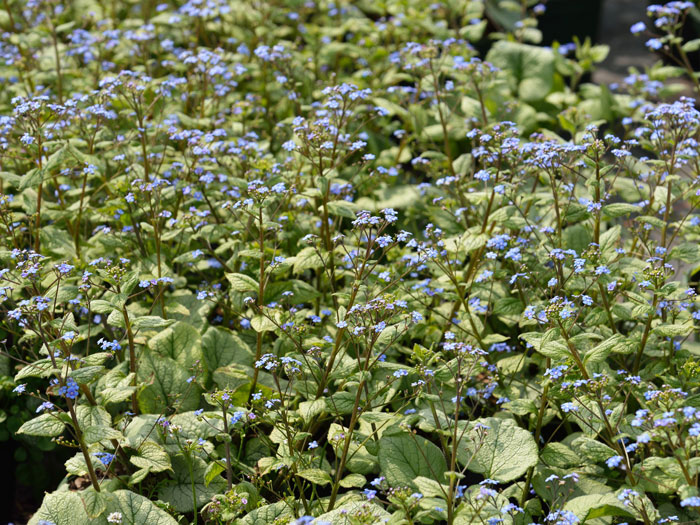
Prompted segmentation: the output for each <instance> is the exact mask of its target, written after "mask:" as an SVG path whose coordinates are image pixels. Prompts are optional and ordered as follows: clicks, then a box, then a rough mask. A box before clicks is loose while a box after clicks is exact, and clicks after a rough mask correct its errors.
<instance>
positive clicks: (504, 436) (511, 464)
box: [458, 417, 538, 482]
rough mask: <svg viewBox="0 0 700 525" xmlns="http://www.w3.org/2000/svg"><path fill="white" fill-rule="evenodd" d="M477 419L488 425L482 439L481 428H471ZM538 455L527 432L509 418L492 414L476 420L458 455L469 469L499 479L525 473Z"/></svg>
mask: <svg viewBox="0 0 700 525" xmlns="http://www.w3.org/2000/svg"><path fill="white" fill-rule="evenodd" d="M477 423H479V424H481V425H484V426H486V427H488V429H487V430H486V435H485V437H484V438H483V442H480V441H479V440H480V437H479V433H480V432H482V431H478V430H476V429H475V428H474V426H475V424H477ZM472 456H473V457H472ZM537 457H538V456H537V444H536V443H535V438H533V437H532V434H530V432H528V431H527V430H524V429H522V428H520V427H519V426H518V425H517V424H516V423H515V422H514V421H513V420H511V419H497V418H494V417H489V418H484V419H479V420H477V421H475V422H474V424H472V425H471V429H470V431H469V432H468V434H467V435H466V436H465V437H464V438H463V440H462V442H461V443H460V446H459V448H458V459H459V461H460V463H462V464H463V465H467V466H468V468H469V470H472V471H474V472H478V473H479V474H483V475H484V476H486V477H487V478H491V479H495V480H497V481H502V482H506V481H512V480H514V479H517V478H519V477H520V476H522V475H523V474H525V472H526V471H527V469H529V468H530V467H533V466H535V465H536V464H537Z"/></svg>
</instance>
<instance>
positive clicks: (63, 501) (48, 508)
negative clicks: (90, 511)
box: [28, 491, 106, 525]
mask: <svg viewBox="0 0 700 525" xmlns="http://www.w3.org/2000/svg"><path fill="white" fill-rule="evenodd" d="M42 520H44V521H48V522H52V523H54V525H75V524H76V523H95V522H98V523H104V522H106V520H102V521H98V520H91V519H90V517H89V516H88V515H87V512H86V511H85V507H84V506H83V502H82V501H81V499H80V496H79V495H78V494H77V493H76V492H68V491H61V492H54V493H53V494H47V495H46V496H45V497H44V501H43V502H42V503H41V507H40V508H39V510H38V511H36V513H35V514H34V516H32V519H30V520H29V523H28V525H38V523H39V522H41V521H42Z"/></svg>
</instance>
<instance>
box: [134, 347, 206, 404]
mask: <svg viewBox="0 0 700 525" xmlns="http://www.w3.org/2000/svg"><path fill="white" fill-rule="evenodd" d="M191 375H192V373H191V372H189V371H188V370H185V369H184V368H183V367H182V366H180V365H179V364H178V363H177V362H176V361H174V360H173V359H171V358H169V357H163V356H160V355H158V354H156V353H154V352H152V351H149V350H146V349H144V350H143V351H142V353H141V361H140V363H139V370H138V381H139V383H140V384H141V385H146V387H145V388H144V389H143V390H141V392H139V396H138V400H139V406H140V407H141V410H142V411H143V412H145V413H149V412H150V413H161V412H163V411H164V410H166V409H167V408H168V407H175V406H176V407H178V408H179V409H180V410H195V409H196V408H198V407H199V396H200V392H201V390H200V388H199V386H198V385H197V383H195V382H192V383H188V382H187V379H188V378H189V377H190V376H191Z"/></svg>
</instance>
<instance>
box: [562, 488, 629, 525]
mask: <svg viewBox="0 0 700 525" xmlns="http://www.w3.org/2000/svg"><path fill="white" fill-rule="evenodd" d="M564 510H568V511H570V512H573V513H574V514H576V517H577V518H579V519H580V520H581V523H584V522H585V521H586V520H590V519H594V518H601V517H603V516H624V517H625V518H634V513H632V512H631V511H630V509H629V508H628V507H626V506H625V504H624V503H622V501H620V500H619V499H617V498H616V497H615V496H614V495H613V494H588V495H586V496H579V497H577V498H573V499H572V500H569V501H567V502H566V505H564Z"/></svg>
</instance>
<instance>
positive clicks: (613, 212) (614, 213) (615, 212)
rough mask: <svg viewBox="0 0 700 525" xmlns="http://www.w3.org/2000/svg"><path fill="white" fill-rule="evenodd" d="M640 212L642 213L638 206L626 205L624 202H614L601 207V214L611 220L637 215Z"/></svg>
mask: <svg viewBox="0 0 700 525" xmlns="http://www.w3.org/2000/svg"><path fill="white" fill-rule="evenodd" d="M640 211H642V209H641V208H640V207H639V206H635V205H634V204H628V203H626V202H615V203H613V204H608V205H607V206H603V214H604V215H606V216H608V217H610V218H611V219H615V218H617V217H622V216H623V215H627V214H629V213H638V212H640Z"/></svg>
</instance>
